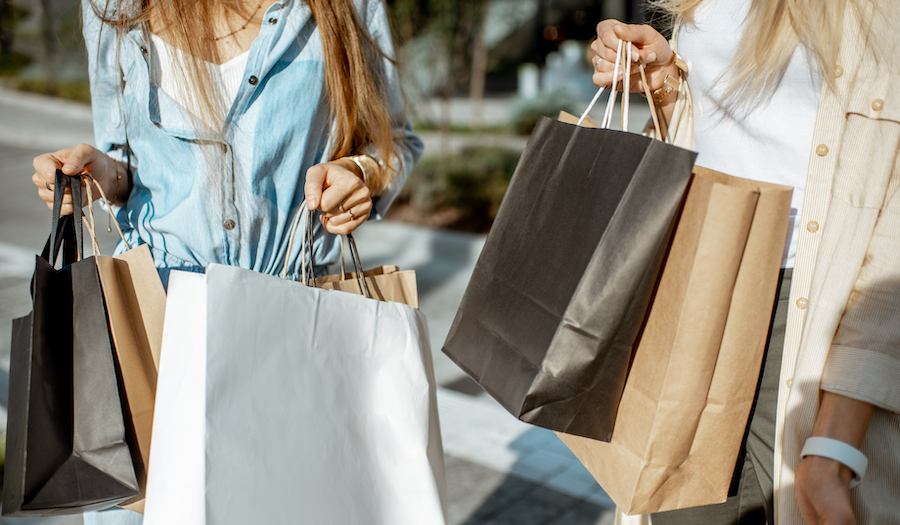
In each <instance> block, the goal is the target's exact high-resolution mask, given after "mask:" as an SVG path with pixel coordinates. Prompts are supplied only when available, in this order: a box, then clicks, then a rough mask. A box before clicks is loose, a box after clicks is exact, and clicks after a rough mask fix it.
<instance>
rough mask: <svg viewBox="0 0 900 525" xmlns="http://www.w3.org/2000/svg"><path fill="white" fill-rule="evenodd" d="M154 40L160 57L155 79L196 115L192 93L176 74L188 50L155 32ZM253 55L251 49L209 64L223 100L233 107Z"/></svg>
mask: <svg viewBox="0 0 900 525" xmlns="http://www.w3.org/2000/svg"><path fill="white" fill-rule="evenodd" d="M150 43H151V45H152V46H153V51H154V52H155V53H156V57H157V58H158V60H159V70H158V71H155V72H154V76H155V78H154V81H155V82H156V84H157V85H158V86H159V88H160V89H162V90H163V91H165V93H166V94H167V95H169V96H170V97H172V99H173V100H174V101H175V102H178V104H180V105H181V106H182V107H184V108H185V109H187V110H188V111H189V112H191V114H194V115H196V111H195V108H194V103H193V102H192V100H193V98H192V96H191V94H190V93H188V92H186V91H185V90H183V89H182V86H181V85H179V84H178V82H177V77H176V75H174V74H172V72H173V71H174V70H175V67H176V65H177V64H178V60H179V59H180V58H181V57H182V55H183V54H184V52H183V51H182V50H180V49H178V48H176V47H173V46H172V45H171V44H169V43H168V42H166V41H165V40H163V39H162V38H160V37H158V36H156V35H155V34H153V33H151V34H150ZM249 55H250V52H249V51H245V52H244V53H241V54H240V55H238V56H236V57H234V58H232V59H231V60H229V61H228V62H225V63H224V64H219V65H216V64H213V63H210V62H207V63H206V64H207V67H208V68H209V71H210V76H211V78H212V80H213V82H214V83H215V84H217V85H218V86H219V89H221V90H222V96H223V100H224V101H225V104H227V105H229V106H230V105H231V104H232V103H233V102H234V99H235V97H236V96H237V92H238V89H239V88H240V86H241V80H242V79H243V76H244V69H245V68H246V67H247V58H248V57H249Z"/></svg>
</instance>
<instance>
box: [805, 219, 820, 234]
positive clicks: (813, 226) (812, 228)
mask: <svg viewBox="0 0 900 525" xmlns="http://www.w3.org/2000/svg"><path fill="white" fill-rule="evenodd" d="M806 229H807V230H809V232H810V233H816V232H817V231H819V223H818V222H816V221H809V222H808V223H806Z"/></svg>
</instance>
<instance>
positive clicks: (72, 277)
mask: <svg viewBox="0 0 900 525" xmlns="http://www.w3.org/2000/svg"><path fill="white" fill-rule="evenodd" d="M81 184H82V181H81V177H69V176H66V175H64V174H63V173H62V172H60V171H57V172H56V186H55V188H56V194H55V195H54V206H53V222H52V227H53V229H52V233H51V236H50V240H48V242H47V245H46V246H45V248H44V252H43V254H42V255H41V256H38V257H37V258H36V263H35V270H34V278H33V279H32V288H31V293H32V306H33V309H32V312H31V313H30V314H29V315H28V316H26V317H23V318H21V319H16V320H14V321H13V336H12V348H11V356H10V365H9V375H10V383H9V420H8V427H7V434H6V470H5V473H4V478H3V515H4V516H51V515H57V514H74V513H79V512H84V511H87V510H99V509H102V508H106V507H110V506H113V505H115V504H117V503H120V502H122V501H124V500H126V499H128V498H130V497H132V496H134V495H136V494H138V483H137V479H136V477H135V473H134V464H133V463H132V456H131V452H130V449H129V446H128V444H127V443H126V435H127V434H128V433H129V430H130V429H127V427H126V419H125V418H124V417H123V410H127V405H126V404H125V403H124V401H125V398H124V390H123V389H122V387H121V377H120V374H119V372H118V365H117V361H116V360H115V356H114V353H113V352H114V349H113V346H112V339H111V337H110V331H109V323H108V320H107V314H106V305H105V302H104V299H103V292H102V290H101V288H100V279H99V275H98V273H97V266H96V264H95V262H94V259H93V257H91V258H88V259H82V257H81V256H82V231H81V229H82V227H81V210H80V209H78V208H77V206H76V210H75V213H74V214H73V215H70V216H64V217H60V210H61V208H62V199H63V193H64V192H65V189H66V186H67V185H71V188H72V199H73V202H74V203H79V202H81V189H82V188H81ZM61 247H62V251H63V267H62V269H60V270H56V269H55V268H54V262H55V261H56V259H57V256H58V255H59V252H60V248H61Z"/></svg>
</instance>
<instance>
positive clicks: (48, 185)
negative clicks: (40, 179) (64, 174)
mask: <svg viewBox="0 0 900 525" xmlns="http://www.w3.org/2000/svg"><path fill="white" fill-rule="evenodd" d="M44 186H47V191H53V188H51V187H50V181H48V180H45V181H44Z"/></svg>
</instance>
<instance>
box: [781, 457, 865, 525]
mask: <svg viewBox="0 0 900 525" xmlns="http://www.w3.org/2000/svg"><path fill="white" fill-rule="evenodd" d="M852 478H853V472H852V471H851V470H850V469H849V468H847V467H846V466H844V465H843V464H842V463H839V462H837V461H835V460H833V459H830V458H823V457H821V456H807V457H805V458H803V460H801V461H800V465H798V466H797V473H796V475H795V477H794V494H796V496H797V505H798V506H799V507H800V515H801V516H803V522H804V523H806V524H807V525H820V524H821V525H826V524H827V525H856V518H855V517H854V516H853V509H852V508H851V507H850V480H851V479H852Z"/></svg>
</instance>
